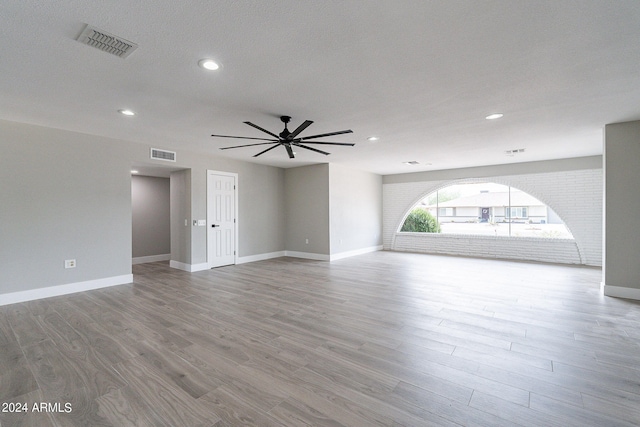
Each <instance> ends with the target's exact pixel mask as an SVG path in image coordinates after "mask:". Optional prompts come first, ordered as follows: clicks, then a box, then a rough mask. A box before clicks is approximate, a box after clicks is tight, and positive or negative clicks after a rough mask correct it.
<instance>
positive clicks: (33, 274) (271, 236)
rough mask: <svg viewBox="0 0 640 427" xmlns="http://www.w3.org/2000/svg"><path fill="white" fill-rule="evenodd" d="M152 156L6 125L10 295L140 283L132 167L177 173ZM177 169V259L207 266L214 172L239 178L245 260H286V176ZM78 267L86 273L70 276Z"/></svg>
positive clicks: (0, 217)
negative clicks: (203, 223)
mask: <svg viewBox="0 0 640 427" xmlns="http://www.w3.org/2000/svg"><path fill="white" fill-rule="evenodd" d="M150 146H151V145H145V144H137V143H131V142H126V141H120V140H114V139H110V138H103V137H98V136H93V135H86V134H80V133H75V132H68V131H61V130H56V129H51V128H45V127H39V126H32V125H27V124H21V123H15V122H9V121H0V149H1V150H2V153H3V155H2V156H1V157H0V162H1V165H0V166H1V167H0V182H1V183H2V184H1V185H2V187H1V190H0V191H1V193H0V227H1V228H0V294H4V293H11V292H17V291H23V290H31V289H39V288H43V287H50V286H55V285H62V284H73V283H78V282H84V281H95V280H101V279H105V278H111V277H119V276H125V275H130V274H131V259H132V228H131V221H132V205H131V166H132V164H150V165H158V164H161V165H165V166H166V165H167V162H160V161H153V160H150V159H149V148H150ZM153 147H156V148H166V149H168V150H172V147H171V146H170V145H168V146H164V145H163V144H162V143H161V142H159V141H154V142H153ZM173 151H176V150H175V149H174V150H173ZM177 159H178V161H177V162H176V163H172V164H171V166H172V167H173V168H175V169H184V170H185V171H184V172H178V173H174V176H176V177H178V180H177V181H176V185H175V186H174V185H173V179H172V185H171V197H172V199H173V197H174V193H175V192H177V193H178V194H180V195H179V196H178V197H177V198H176V203H178V204H179V205H181V206H182V207H181V208H180V209H176V206H177V205H176V206H172V210H171V215H172V219H171V220H172V226H171V227H172V239H173V241H172V251H174V252H175V253H172V259H174V260H176V261H180V262H183V263H185V264H191V265H193V264H201V263H206V255H207V248H206V227H194V226H193V225H192V222H191V221H192V220H193V219H205V218H206V177H207V170H208V169H210V170H219V171H226V172H234V173H238V180H239V183H240V191H239V220H238V222H239V224H240V227H239V247H238V249H239V255H240V256H248V255H254V254H262V253H270V252H278V251H284V250H285V246H284V216H285V213H284V209H285V208H284V198H285V196H284V195H285V190H284V171H283V170H282V169H280V168H274V167H269V166H262V165H256V164H252V163H248V162H241V161H234V160H229V159H224V158H220V157H215V156H207V155H203V154H202V153H189V152H182V151H179V150H178V153H177ZM172 178H173V177H172ZM243 189H244V190H243ZM258 193H259V194H258ZM178 201H181V202H178ZM256 202H257V203H256ZM172 205H173V202H172ZM174 216H179V217H180V220H181V222H179V221H178V220H177V218H174ZM183 217H186V218H183ZM174 219H175V221H174ZM184 219H188V220H189V221H188V224H189V225H188V226H187V227H185V226H184ZM177 223H180V224H182V226H181V227H179V230H176V229H175V228H176V224H177ZM260 230H268V231H267V232H264V231H260ZM174 231H175V233H174ZM72 258H73V259H76V260H77V267H76V268H75V269H64V260H65V259H72Z"/></svg>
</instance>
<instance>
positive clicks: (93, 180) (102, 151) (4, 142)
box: [0, 121, 131, 294]
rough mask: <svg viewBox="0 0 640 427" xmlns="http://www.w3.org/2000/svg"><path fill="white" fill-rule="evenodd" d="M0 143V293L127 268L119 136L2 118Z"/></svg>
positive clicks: (125, 167)
mask: <svg viewBox="0 0 640 427" xmlns="http://www.w3.org/2000/svg"><path fill="white" fill-rule="evenodd" d="M0 151H1V152H2V156H0V163H1V165H0V183H1V184H0V185H1V190H0V192H1V194H0V227H1V229H0V294H2V293H10V292H18V291H25V290H31V289H37V288H41V287H47V286H54V285H61V284H68V283H77V282H83V281H88V280H94V279H100V278H105V277H115V276H122V275H127V274H131V166H130V162H129V159H128V158H127V154H128V153H127V149H126V145H125V144H123V143H121V142H119V141H114V140H108V139H106V138H101V137H95V136H87V135H83V134H79V133H72V132H64V131H59V130H55V129H49V128H43V127H36V126H29V125H24V124H18V123H13V122H6V121H0ZM66 259H76V261H77V267H76V268H74V269H65V268H64V260H66Z"/></svg>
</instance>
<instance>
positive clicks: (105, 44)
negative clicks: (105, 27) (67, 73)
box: [76, 25, 138, 58]
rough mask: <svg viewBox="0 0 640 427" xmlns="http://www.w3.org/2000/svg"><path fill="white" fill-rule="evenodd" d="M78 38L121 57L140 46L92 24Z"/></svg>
mask: <svg viewBox="0 0 640 427" xmlns="http://www.w3.org/2000/svg"><path fill="white" fill-rule="evenodd" d="M76 40H78V41H79V42H80V43H84V44H86V45H89V46H92V47H95V48H96V49H100V50H101V51H103V52H107V53H110V54H112V55H115V56H118V57H120V58H126V57H127V56H129V55H131V53H133V51H134V50H136V49H137V48H138V45H137V44H135V43H133V42H130V41H129V40H125V39H123V38H122V37H118V36H114V35H113V34H109V33H107V32H106V31H102V30H100V29H98V28H96V27H92V26H91V25H87V26H86V27H85V29H84V31H83V32H82V33H80V35H79V36H78V38H77V39H76Z"/></svg>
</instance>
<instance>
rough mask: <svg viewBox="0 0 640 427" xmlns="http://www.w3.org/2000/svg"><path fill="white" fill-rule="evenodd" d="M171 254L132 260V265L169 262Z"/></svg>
mask: <svg viewBox="0 0 640 427" xmlns="http://www.w3.org/2000/svg"><path fill="white" fill-rule="evenodd" d="M169 260H171V254H162V255H148V256H140V257H136V258H132V259H131V264H132V265H136V264H146V263H148V262H158V261H169Z"/></svg>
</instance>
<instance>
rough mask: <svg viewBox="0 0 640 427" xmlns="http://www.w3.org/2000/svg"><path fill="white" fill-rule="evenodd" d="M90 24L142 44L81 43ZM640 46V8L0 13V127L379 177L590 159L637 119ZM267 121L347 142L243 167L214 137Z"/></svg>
mask: <svg viewBox="0 0 640 427" xmlns="http://www.w3.org/2000/svg"><path fill="white" fill-rule="evenodd" d="M85 24H91V25H93V26H96V27H98V28H100V29H102V30H105V31H107V32H110V33H112V34H115V35H118V36H120V37H123V38H125V39H127V40H130V41H132V42H134V43H137V44H138V45H139V47H138V49H137V50H136V51H135V52H134V53H133V54H132V55H131V56H129V57H128V58H126V59H121V58H118V57H116V56H113V55H109V54H107V53H104V52H101V51H99V50H96V49H94V48H91V47H88V46H86V45H83V44H81V43H79V42H77V41H76V40H75V39H76V37H77V36H78V35H79V34H80V32H81V31H82V30H83V28H84V26H85ZM639 40H640V2H639V1H637V0H629V1H617V0H616V1H605V0H597V1H589V0H580V1H566V0H551V1H517V0H504V1H456V0H442V1H424V0H420V1H394V2H391V1H370V0H366V1H364V0H363V1H352V0H340V1H328V0H323V1H320V2H309V1H299V0H291V1H289V0H286V1H285V0H279V1H233V0H216V1H204V0H203V1H185V2H180V1H175V0H137V1H134V2H132V1H130V0H129V1H121V0H111V1H100V2H96V1H89V0H85V1H82V0H68V1H55V2H43V1H42V0H19V1H16V0H3V1H2V2H0V76H1V77H0V118H2V119H6V120H12V121H18V122H24V123H31V124H37V125H43V126H49V127H54V128H60V129H68V130H72V131H78V132H83V133H89V134H95V135H102V136H107V137H112V138H118V139H124V140H129V141H135V142H140V143H144V144H148V145H151V146H154V147H159V148H165V149H169V150H174V151H180V150H191V151H202V152H208V153H211V154H215V155H218V156H228V157H233V158H237V159H242V160H247V161H255V162H257V163H263V164H269V165H274V166H280V167H292V166H300V165H306V164H312V163H321V162H329V161H330V162H334V163H339V164H343V165H345V166H349V167H353V168H357V169H361V170H366V171H371V172H376V173H380V174H391V173H402V172H416V171H421V170H435V169H448V168H458V167H468V166H480V165H491V164H500V163H510V162H524V161H535V160H546V159H557V158H568V157H579V156H589V155H597V154H601V152H602V129H603V126H604V125H605V124H607V123H613V122H620V121H628V120H638V119H640V102H639V100H640V43H639ZM205 57H212V58H214V59H216V60H217V61H219V62H220V63H221V64H222V68H221V69H220V70H218V71H216V72H205V71H204V70H202V69H201V68H199V67H198V65H197V63H198V61H199V60H200V59H201V58H205ZM121 108H130V109H132V110H134V111H136V113H137V115H136V116H135V117H124V116H122V115H120V114H118V112H117V111H118V109H121ZM493 112H501V113H504V117H503V118H502V119H500V120H494V121H489V120H485V118H484V117H485V116H486V115H488V114H490V113H493ZM280 115H290V116H292V117H293V119H292V123H291V125H290V128H291V129H293V128H295V127H297V125H298V124H300V123H302V122H303V121H304V120H306V119H310V120H313V121H314V122H315V123H314V124H313V125H311V126H310V127H309V128H308V129H307V130H305V131H304V133H303V134H301V136H305V135H311V134H318V133H324V132H331V131H337V130H343V129H352V130H353V131H354V133H353V134H349V135H340V136H336V137H331V138H328V140H331V141H339V142H354V143H356V146H355V147H353V148H349V147H328V150H327V151H330V152H331V153H332V154H331V155H330V156H327V157H325V156H323V155H321V154H317V153H314V152H311V151H306V150H301V149H298V150H297V156H296V159H294V160H291V159H289V158H288V157H287V155H286V152H285V150H284V148H277V149H275V150H272V151H270V152H269V153H267V154H265V155H264V156H261V157H259V158H257V159H254V158H253V157H252V156H253V155H254V154H256V153H257V152H258V151H261V148H260V147H250V148H239V149H235V150H225V151H220V150H219V148H220V147H224V146H229V145H236V144H238V145H240V144H242V143H243V142H242V141H241V140H231V139H214V138H212V137H210V135H211V134H212V133H216V134H226V135H244V136H249V137H264V136H265V135H264V134H262V133H261V132H259V131H258V130H256V129H254V128H251V127H249V126H247V125H245V124H243V123H242V122H243V121H251V122H253V123H255V124H257V125H260V126H262V127H264V128H266V129H268V130H270V131H272V132H275V133H277V132H280V130H281V129H282V123H281V122H280V121H279V119H278V117H279V116H280ZM372 135H375V136H378V137H379V138H380V139H379V140H378V141H375V142H368V141H367V137H369V136H372ZM519 148H525V149H526V151H525V152H524V153H521V154H517V155H514V156H512V157H510V156H506V155H505V154H504V152H505V151H506V150H513V149H519ZM411 160H416V161H418V162H420V163H421V164H420V165H417V166H407V165H404V164H403V163H402V162H405V161H411ZM427 163H430V165H426V164H427Z"/></svg>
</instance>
